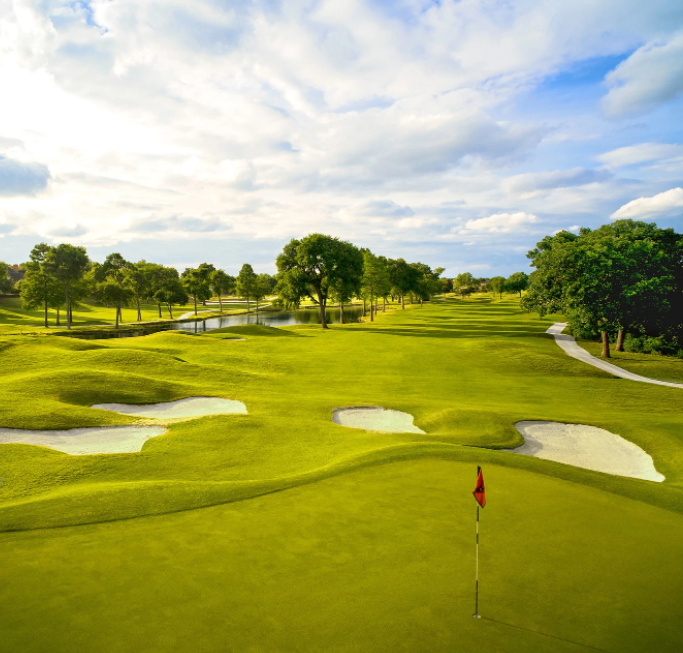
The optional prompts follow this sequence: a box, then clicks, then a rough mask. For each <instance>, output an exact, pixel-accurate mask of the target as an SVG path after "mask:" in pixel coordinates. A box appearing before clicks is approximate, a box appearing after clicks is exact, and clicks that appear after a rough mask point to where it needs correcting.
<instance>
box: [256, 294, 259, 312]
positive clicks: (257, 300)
mask: <svg viewBox="0 0 683 653" xmlns="http://www.w3.org/2000/svg"><path fill="white" fill-rule="evenodd" d="M258 302H259V299H258V297H257V298H256V315H258Z"/></svg>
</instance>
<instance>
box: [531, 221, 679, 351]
mask: <svg viewBox="0 0 683 653" xmlns="http://www.w3.org/2000/svg"><path fill="white" fill-rule="evenodd" d="M527 257H528V258H529V259H530V260H531V265H532V267H534V268H535V271H534V272H532V273H531V275H530V277H529V289H528V292H527V294H526V295H525V297H524V298H523V299H522V302H521V303H522V307H523V308H525V309H526V310H529V311H538V312H539V313H540V314H541V315H545V314H549V313H564V314H565V315H567V317H568V320H569V328H570V330H571V332H572V333H573V334H574V335H579V336H582V337H584V338H597V337H599V338H600V339H601V340H602V356H603V357H606V358H609V357H610V343H611V342H614V343H615V344H616V350H617V351H624V348H625V345H626V346H627V348H628V349H630V350H631V351H643V350H644V351H660V352H662V353H673V354H677V355H678V356H681V357H683V234H678V233H676V232H675V231H674V230H673V229H661V228H659V227H657V225H656V224H654V223H647V222H640V221H634V220H618V221H616V222H614V223H612V224H608V225H603V226H602V227H600V228H598V229H595V230H591V229H587V228H583V229H581V230H580V231H579V234H578V235H576V234H573V233H570V232H568V231H560V232H559V233H557V234H556V235H554V236H546V237H545V238H544V239H543V240H542V241H541V242H539V243H538V244H537V245H536V247H535V248H534V249H533V250H531V251H530V252H529V253H528V254H527Z"/></svg>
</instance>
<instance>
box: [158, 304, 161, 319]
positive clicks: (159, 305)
mask: <svg viewBox="0 0 683 653" xmlns="http://www.w3.org/2000/svg"><path fill="white" fill-rule="evenodd" d="M157 306H158V307H159V319H161V302H159V303H158V304H157Z"/></svg>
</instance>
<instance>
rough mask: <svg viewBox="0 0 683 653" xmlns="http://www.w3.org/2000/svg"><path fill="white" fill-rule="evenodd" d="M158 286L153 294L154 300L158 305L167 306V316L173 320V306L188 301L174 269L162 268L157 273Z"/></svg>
mask: <svg viewBox="0 0 683 653" xmlns="http://www.w3.org/2000/svg"><path fill="white" fill-rule="evenodd" d="M158 282H159V286H158V288H157V290H156V292H155V293H154V299H155V300H156V301H157V302H159V303H160V304H162V303H163V304H167V305H168V315H169V317H170V318H171V319H173V309H172V306H173V304H185V303H186V302H187V300H188V297H187V292H186V290H185V286H184V285H183V283H182V282H181V280H180V277H179V276H178V270H176V269H175V268H166V267H162V268H161V270H160V271H158Z"/></svg>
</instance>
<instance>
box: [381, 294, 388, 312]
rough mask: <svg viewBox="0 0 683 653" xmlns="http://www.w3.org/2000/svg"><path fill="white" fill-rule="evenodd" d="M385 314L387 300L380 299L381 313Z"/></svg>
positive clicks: (384, 298)
mask: <svg viewBox="0 0 683 653" xmlns="http://www.w3.org/2000/svg"><path fill="white" fill-rule="evenodd" d="M386 312H387V298H386V297H382V313H386Z"/></svg>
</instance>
